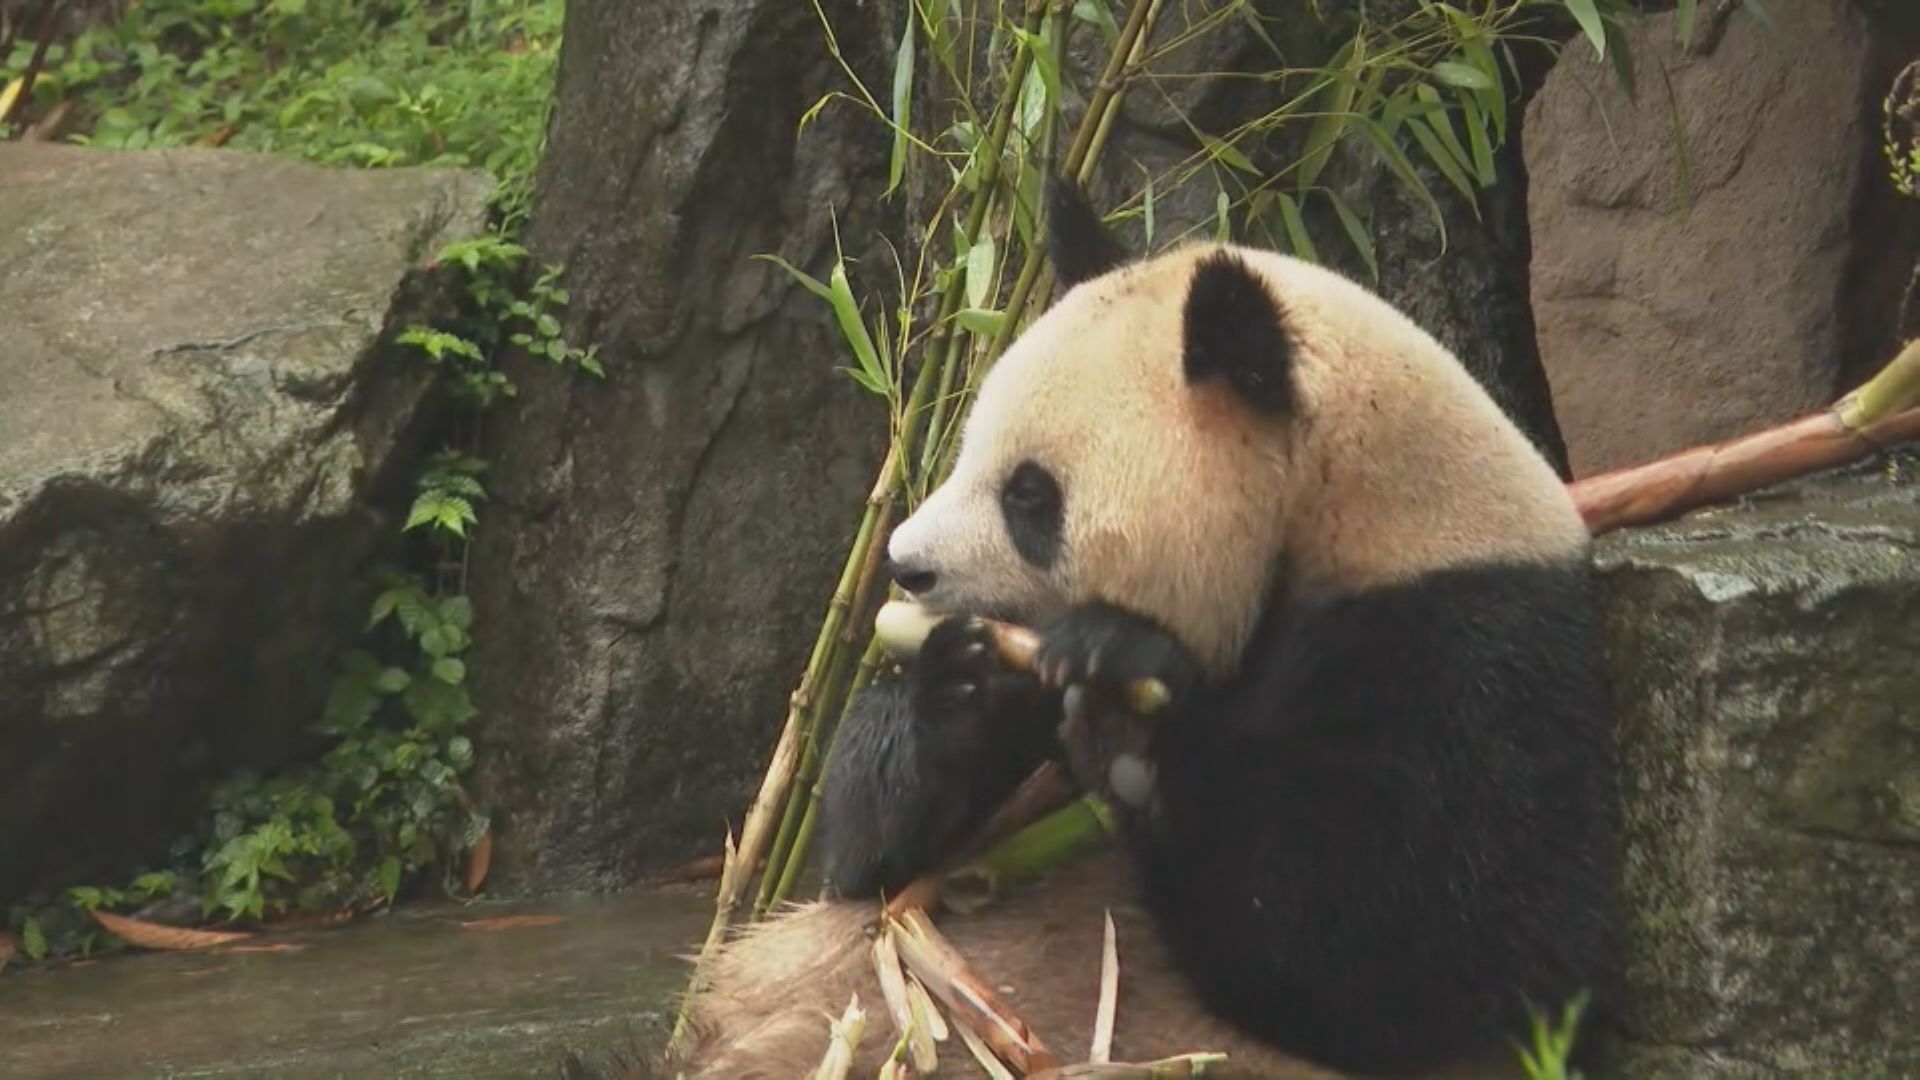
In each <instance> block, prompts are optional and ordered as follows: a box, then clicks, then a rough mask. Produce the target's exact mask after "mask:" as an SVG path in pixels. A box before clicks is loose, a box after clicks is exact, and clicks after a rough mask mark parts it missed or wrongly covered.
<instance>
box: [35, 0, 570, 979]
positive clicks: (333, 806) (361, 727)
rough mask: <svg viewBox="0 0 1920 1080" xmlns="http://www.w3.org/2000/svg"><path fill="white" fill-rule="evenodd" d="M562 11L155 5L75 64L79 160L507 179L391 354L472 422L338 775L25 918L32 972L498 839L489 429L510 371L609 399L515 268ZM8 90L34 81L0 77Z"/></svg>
mask: <svg viewBox="0 0 1920 1080" xmlns="http://www.w3.org/2000/svg"><path fill="white" fill-rule="evenodd" d="M560 20H561V4H560V2H559V0H461V2H459V3H453V2H448V0H150V2H147V3H143V4H141V5H137V6H135V7H134V8H132V9H130V10H129V12H128V14H127V16H126V17H125V18H124V19H122V20H121V21H120V22H118V23H116V24H114V25H111V26H106V27H101V28H97V29H93V30H89V31H87V32H85V33H84V34H82V35H81V37H80V38H79V39H77V40H76V41H74V42H72V43H70V44H68V45H61V46H56V47H55V48H54V49H53V50H51V52H52V57H53V62H52V63H51V64H50V65H49V66H48V68H47V69H46V72H45V73H44V75H43V77H42V78H41V79H40V80H37V81H36V83H35V86H34V88H33V91H32V93H33V96H34V99H35V105H36V108H38V109H40V110H42V111H44V110H49V109H51V108H53V107H55V106H59V105H62V104H64V105H66V106H69V107H70V108H71V109H72V110H73V111H74V112H75V113H76V114H77V115H78V116H79V117H80V118H81V119H80V120H79V121H78V122H77V123H78V127H79V131H78V133H77V134H76V135H75V136H74V138H75V141H79V142H86V143H90V144H92V145H95V146H103V147H139V146H179V145H189V144H202V145H217V144H224V145H227V146H232V147H240V148H246V149H253V150H265V151H270V152H276V153H286V154H292V155H296V156H301V157H306V158H310V159H313V160H318V161H323V162H327V163H331V164H340V165H351V166H360V167H385V166H392V165H400V164H414V163H420V164H436V165H479V166H482V167H485V168H487V169H489V170H491V171H492V172H493V173H494V175H495V176H496V178H497V179H498V181H499V183H498V187H497V188H496V190H495V193H494V210H495V213H494V221H493V224H492V227H491V228H490V229H489V230H488V231H487V232H485V233H484V234H482V235H479V236H475V237H471V238H467V239H463V240H460V241H457V242H455V243H451V244H448V245H447V246H445V247H444V248H443V249H441V250H440V251H439V252H438V253H436V255H435V257H434V258H433V260H432V261H431V262H430V264H429V266H428V267H427V269H428V270H429V271H431V272H433V273H437V274H444V275H449V276H451V277H453V279H454V280H453V281H452V285H453V291H454V292H455V293H457V299H458V300H459V303H457V304H456V305H455V309H454V310H453V311H452V312H451V313H449V314H446V315H445V316H444V317H437V318H436V319H435V320H434V321H433V322H432V323H419V324H414V325H409V326H407V327H405V328H404V329H403V330H401V331H400V332H399V333H398V334H397V335H396V337H395V340H396V343H397V344H399V345H401V346H403V347H406V348H410V349H412V350H414V351H415V352H417V354H418V355H419V356H420V357H421V359H422V361H423V362H424V363H426V364H427V365H428V366H429V367H430V368H431V369H433V370H435V371H436V372H438V373H439V374H440V376H441V379H442V383H441V384H442V385H443V386H445V387H446V388H447V389H448V390H449V391H450V392H451V393H452V395H453V396H454V398H455V399H456V400H457V401H459V402H460V403H462V404H464V405H465V406H466V408H465V409H464V410H462V411H460V412H459V413H458V414H457V415H456V417H455V419H454V421H453V423H452V424H451V427H450V430H449V431H447V432H446V435H447V440H446V443H445V445H444V448H443V449H441V450H439V451H437V452H435V453H433V454H431V455H429V456H428V457H427V458H426V459H425V460H424V461H423V462H422V463H421V466H420V471H419V473H418V475H417V477H416V479H415V485H414V487H415V490H414V497H413V501H412V504H411V505H410V507H409V508H408V512H407V515H406V518H405V521H404V523H403V524H402V526H401V529H400V535H401V536H402V537H405V538H407V546H406V547H404V548H403V551H402V555H403V558H402V562H403V563H404V564H405V565H404V566H403V568H401V569H398V570H395V571H393V572H391V573H390V574H389V575H388V576H387V578H386V580H385V581H384V583H383V585H382V586H381V588H380V591H379V592H378V594H377V596H376V597H375V599H374V600H373V602H372V605H371V609H370V611H369V616H368V620H367V624H366V633H365V637H364V640H363V641H362V642H361V643H360V644H359V645H358V647H355V648H353V649H350V650H348V651H347V652H346V654H345V655H344V656H343V657H342V658H341V660H340V662H339V668H338V672H337V674H336V677H335V679H334V681H333V683H332V686H331V688H330V691H329V695H328V698H327V701H326V704H325V707H324V709H323V712H322V715H321V717H320V719H319V721H318V722H317V723H316V724H315V725H314V727H313V730H314V732H315V733H316V734H318V735H320V736H322V737H324V738H325V740H326V744H325V745H326V749H325V750H324V752H322V753H320V754H319V755H318V756H317V757H315V758H313V759H311V760H308V761H306V762H304V763H302V764H298V765H296V766H294V767H292V768H288V769H284V770H282V771H279V772H277V773H275V774H273V775H270V776H262V775H259V774H256V773H253V772H241V773H237V774H235V775H232V776H229V777H226V778H225V779H224V780H223V781H222V782H221V783H220V784H219V785H218V786H217V787H216V788H215V789H214V791H213V792H212V796H211V800H210V806H209V810H208V813H207V815H206V817H205V820H204V821H203V822H202V824H201V825H200V826H199V827H198V828H197V829H196V830H195V831H194V832H193V833H192V834H190V835H188V836H183V837H182V838H181V839H180V840H179V842H178V843H176V844H175V845H174V848H173V850H172V851H171V853H170V855H169V857H168V860H167V862H166V865H165V866H164V868H162V869H158V870H152V871H150V872H147V873H142V874H140V875H139V876H137V877H135V878H134V879H133V880H132V883H131V884H130V885H129V886H127V887H126V888H119V889H116V888H102V887H95V886H83V887H77V888H73V889H69V890H66V891H65V892H63V893H60V894H58V895H56V896H52V897H44V896H43V897H40V898H38V899H36V900H32V901H30V902H29V903H27V904H24V905H21V906H19V907H16V908H15V909H13V910H12V911H10V912H9V913H8V919H7V923H6V925H8V926H9V927H11V928H12V929H13V930H14V933H15V938H16V940H17V942H18V943H19V952H20V954H21V955H22V956H24V957H25V958H26V959H28V960H29V961H40V960H44V959H48V958H51V957H59V956H67V955H76V954H78V955H86V954H89V953H92V952H94V951H97V950H111V949H114V948H118V947H120V943H119V942H118V941H117V940H116V939H114V938H113V936H112V935H110V934H107V933H106V932H105V931H104V930H103V929H102V928H101V927H100V926H99V924H98V923H96V922H95V921H94V920H93V919H92V918H91V917H90V913H91V912H93V911H96V910H99V911H121V912H126V911H134V912H138V911H140V910H143V909H148V908H160V909H164V911H163V914H162V915H160V916H156V917H160V918H162V919H163V920H169V921H179V920H181V919H186V920H189V921H191V919H192V918H193V915H194V912H195V909H197V913H198V915H199V917H200V918H202V919H219V920H224V921H230V922H262V921H271V920H274V919H276V918H280V917H283V916H287V915H291V914H301V913H326V914H331V913H338V912H342V911H347V912H352V911H361V910H366V909H368V908H370V907H377V906H382V905H387V904H391V903H393V902H394V901H395V900H396V899H398V898H399V897H401V896H402V895H404V894H405V893H406V892H407V891H408V890H409V889H410V888H413V887H415V886H417V885H422V884H425V883H427V882H430V881H432V880H433V879H435V878H438V879H439V884H440V885H441V886H442V887H443V888H449V889H450V888H452V887H453V885H454V884H455V880H454V871H455V869H456V867H457V866H459V865H460V863H461V861H462V857H463V856H464V855H465V854H466V853H467V852H469V851H470V850H471V848H472V846H473V845H474V844H475V843H476V842H477V841H478V840H479V838H480V837H482V836H483V835H484V834H485V833H486V830H487V828H488V820H487V817H486V816H485V815H484V814H483V813H482V812H480V811H479V810H478V809H477V808H476V807H475V806H474V805H473V804H472V802H471V800H470V799H469V798H468V796H467V794H466V793H465V792H464V790H463V789H462V787H461V782H460V781H461V777H462V776H464V775H465V774H466V773H467V772H468V771H469V770H470V769H471V767H472V765H473V761H474V747H473V743H472V741H471V739H470V738H469V737H468V735H467V734H466V733H465V731H466V728H467V726H468V724H469V722H470V721H471V720H472V718H473V717H474V715H475V708H474V705H473V702H472V700H471V698H470V696H469V694H468V689H467V660H466V654H467V651H468V649H469V647H470V645H471V643H472V635H473V630H474V625H473V608H472V605H471V603H470V602H469V601H468V599H467V598H466V596H465V595H464V591H465V587H466V571H465V567H466V553H467V547H468V544H469V543H470V542H471V540H472V537H473V531H474V529H475V528H476V527H477V526H478V524H479V522H480V508H481V506H482V505H483V504H484V502H485V500H486V494H487V493H486V489H485V487H484V485H483V483H482V480H481V477H482V476H483V474H484V470H485V459H484V456H483V454H482V453H481V451H480V447H479V438H478V432H479V419H480V416H481V415H482V413H484V411H485V410H487V409H488V408H489V407H491V406H493V405H495V404H497V403H498V402H499V401H500V400H501V399H505V398H511V397H513V396H514V394H515V393H516V387H515V385H514V383H513V381H512V380H511V379H510V378H509V377H508V376H507V375H506V374H505V373H504V372H503V371H502V370H501V369H500V367H499V363H500V361H501V359H502V358H503V357H504V356H505V355H506V354H507V353H508V352H509V351H510V350H515V349H517V350H521V351H523V352H524V353H526V354H528V355H531V356H535V357H538V358H540V359H541V360H543V361H544V362H546V363H547V364H549V365H551V366H553V367H557V368H560V369H563V370H571V371H578V372H582V373H585V374H587V375H590V376H592V377H595V378H603V377H605V371H604V369H603V368H602V366H601V362H600V358H599V353H598V350H597V348H594V347H586V348H581V347H577V346H576V345H574V344H573V343H571V342H569V341H568V340H567V338H566V336H565V334H564V332H563V330H562V327H561V318H562V316H563V314H564V312H565V309H566V306H567V304H568V302H569V300H570V297H569V296H568V293H567V290H566V289H565V288H563V287H562V285H561V282H560V278H561V270H560V268H559V267H556V266H535V265H533V263H532V260H531V258H530V256H529V253H528V251H527V249H526V248H525V247H524V246H522V245H521V244H520V243H519V242H518V239H517V237H518V234H519V232H520V229H521V227H522V225H523V219H524V212H525V208H526V203H527V196H528V194H529V192H530V190H531V181H532V175H533V169H534V166H535V164H536V163H537V161H538V157H539V153H540V150H541V148H542V145H543V139H544V132H545V126H546V114H547V110H548V107H549V103H550V95H551V88H552V76H553V54H554V51H555V49H556V48H557V45H558V41H559V33H558V32H559V28H560ZM0 61H3V62H4V63H3V64H0V85H4V84H5V83H6V82H10V81H12V80H15V79H18V78H19V76H20V74H21V72H22V71H24V70H25V65H26V63H27V55H26V54H25V53H23V52H21V51H20V50H19V49H15V50H14V52H13V53H12V54H11V55H9V56H7V57H4V58H0Z"/></svg>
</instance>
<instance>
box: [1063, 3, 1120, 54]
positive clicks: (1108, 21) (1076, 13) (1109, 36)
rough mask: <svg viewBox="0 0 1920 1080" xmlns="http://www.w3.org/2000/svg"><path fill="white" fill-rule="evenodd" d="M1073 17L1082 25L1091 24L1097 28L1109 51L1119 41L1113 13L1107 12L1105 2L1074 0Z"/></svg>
mask: <svg viewBox="0 0 1920 1080" xmlns="http://www.w3.org/2000/svg"><path fill="white" fill-rule="evenodd" d="M1073 17H1074V18H1076V19H1079V20H1080V21H1081V22H1084V23H1092V24H1093V25H1094V26H1095V27H1097V28H1099V30H1100V36H1101V37H1102V38H1104V39H1105V40H1106V43H1107V48H1109V49H1111V48H1113V46H1114V45H1115V44H1116V43H1117V42H1119V40H1120V27H1119V25H1118V24H1117V23H1115V22H1114V21H1113V12H1112V11H1110V10H1108V8H1107V2H1106V0H1076V2H1075V3H1074V5H1073Z"/></svg>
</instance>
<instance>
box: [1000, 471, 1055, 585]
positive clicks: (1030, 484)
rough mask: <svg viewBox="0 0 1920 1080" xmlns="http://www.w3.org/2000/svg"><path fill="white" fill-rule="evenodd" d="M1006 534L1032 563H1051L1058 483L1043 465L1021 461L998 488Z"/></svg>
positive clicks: (1041, 564)
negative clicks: (1004, 518) (1005, 520)
mask: <svg viewBox="0 0 1920 1080" xmlns="http://www.w3.org/2000/svg"><path fill="white" fill-rule="evenodd" d="M1000 508H1001V510H1002V512H1003V513H1005V514H1006V518H1007V533H1008V535H1009V536H1011V537H1012V539H1013V546H1014V549H1015V550H1016V551H1018V552H1019V553H1020V556H1021V557H1022V558H1024V559H1026V560H1027V561H1028V562H1031V563H1033V564H1034V565H1035V566H1040V567H1045V566H1049V565H1051V564H1052V563H1053V560H1054V558H1055V557H1056V556H1057V555H1058V554H1059V551H1060V530H1061V524H1062V519H1061V499H1060V482H1059V481H1058V480H1055V479H1054V477H1053V474H1052V473H1050V472H1048V471H1047V470H1046V469H1045V468H1044V467H1042V466H1040V465H1038V464H1036V463H1034V462H1031V461H1023V462H1021V463H1020V464H1019V466H1018V467H1016V468H1015V469H1014V470H1013V472H1012V473H1010V474H1008V476H1007V481H1006V483H1005V484H1004V485H1002V486H1001V488H1000Z"/></svg>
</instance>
